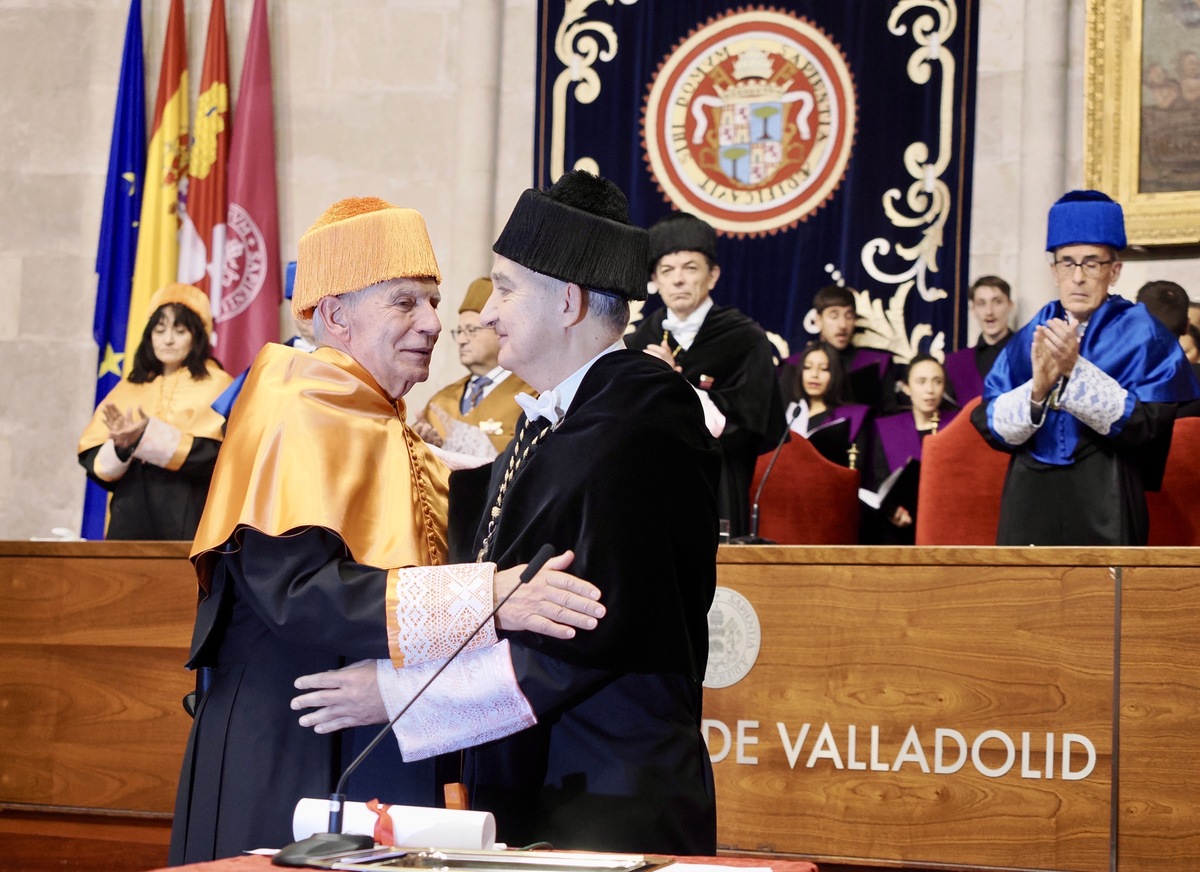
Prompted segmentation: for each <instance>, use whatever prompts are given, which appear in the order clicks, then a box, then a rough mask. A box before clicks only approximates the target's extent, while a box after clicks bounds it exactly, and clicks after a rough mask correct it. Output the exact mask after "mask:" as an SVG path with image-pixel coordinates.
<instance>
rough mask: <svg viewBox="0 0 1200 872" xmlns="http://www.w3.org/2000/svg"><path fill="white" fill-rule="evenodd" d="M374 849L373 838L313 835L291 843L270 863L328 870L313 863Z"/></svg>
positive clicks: (347, 834) (350, 835) (330, 834)
mask: <svg viewBox="0 0 1200 872" xmlns="http://www.w3.org/2000/svg"><path fill="white" fill-rule="evenodd" d="M374 847H375V839H374V837H373V836H362V835H355V834H353V833H313V834H312V835H311V836H309V837H308V838H307V839H301V840H300V841H298V842H292V843H291V844H290V845H287V846H285V847H284V848H282V849H281V850H280V851H279V853H278V854H276V855H275V856H274V857H272V858H271V863H272V864H273V865H275V866H300V867H304V866H319V867H320V868H322V869H328V868H329V866H328V865H327V864H317V863H314V862H313V861H315V860H321V859H324V858H328V857H332V856H333V855H334V854H346V853H349V852H350V851H366V850H369V849H371V848H374Z"/></svg>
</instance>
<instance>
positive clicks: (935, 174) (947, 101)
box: [855, 0, 958, 362]
mask: <svg viewBox="0 0 1200 872" xmlns="http://www.w3.org/2000/svg"><path fill="white" fill-rule="evenodd" d="M916 9H924V10H926V11H925V12H924V13H923V14H919V15H917V16H916V18H915V19H914V20H913V21H912V26H911V29H910V28H909V27H908V26H907V25H905V24H904V23H903V22H902V21H901V19H902V18H904V17H905V16H906V15H907V14H908V13H910V12H912V11H913V10H916ZM957 24H958V8H957V6H956V5H955V0H899V2H898V3H896V5H895V7H894V8H893V9H892V12H891V14H890V15H889V16H888V30H890V31H891V32H892V33H893V34H895V35H896V36H903V35H904V34H905V33H908V32H911V34H912V38H913V41H914V42H916V44H917V48H916V50H915V51H913V53H912V54H911V55H910V56H909V59H908V65H907V71H908V78H909V79H910V80H911V81H912V82H914V83H916V84H918V85H926V84H929V83H930V82H931V81H932V80H933V78H934V76H933V73H934V65H938V66H939V67H940V69H941V76H940V82H939V84H940V88H941V91H940V94H939V99H938V113H939V114H938V133H937V153H936V154H935V155H934V156H933V158H932V159H931V157H930V149H929V144H928V143H925V142H913V143H910V144H909V145H908V147H907V148H906V149H905V150H904V168H905V170H907V172H908V174H909V176H910V177H911V178H912V180H913V181H912V182H911V183H910V184H909V186H908V188H907V190H906V191H905V192H901V190H900V189H899V188H898V187H897V188H891V189H889V190H888V191H886V192H885V193H884V195H883V211H884V214H885V215H887V218H888V220H889V221H890V222H891V223H892V226H893V227H895V228H897V229H898V230H915V229H918V228H919V229H920V238H919V239H918V240H917V241H916V242H915V243H913V244H904V243H902V242H899V241H895V242H893V241H890V240H888V239H885V238H883V237H881V236H880V237H876V238H874V239H871V240H869V241H868V242H867V243H866V244H865V245H864V246H863V248H862V252H861V259H862V265H863V268H864V269H865V270H866V271H867V274H868V275H870V276H871V278H873V279H875V281H877V282H880V283H882V284H885V285H894V286H896V291H895V293H894V294H893V295H892V297H891V299H890V300H889V301H888V308H887V312H886V313H885V312H884V309H883V302H882V301H881V300H872V299H871V297H870V295H869V294H868V293H867V292H866V291H861V292H857V293H858V296H857V305H856V307H855V308H856V310H857V315H858V318H859V319H860V323H861V324H862V325H863V327H864V328H865V329H864V331H863V332H862V333H861V334H860V335H859V336H857V337H856V344H858V345H863V346H866V347H869V348H878V349H882V350H886V351H890V352H891V353H892V354H893V355H895V357H896V359H897V360H899V361H901V362H907V361H908V360H911V359H912V357H913V356H914V355H915V354H916V353H917V351H918V349H919V346H920V343H921V341H922V340H924V339H929V340H930V343H929V351H930V353H931V354H933V356H934V357H936V358H938V359H939V360H941V359H943V358H944V357H945V346H946V337H945V334H944V333H943V332H941V331H938V333H937V334H936V335H935V334H934V332H933V328H932V327H931V326H930V325H929V324H917V325H916V326H915V327H913V329H912V330H911V331H909V330H908V329H907V327H906V326H905V323H904V301H905V300H906V299H907V298H908V294H909V292H910V291H911V290H912V289H913V288H914V287H915V288H916V290H917V293H918V294H920V296H921V299H922V300H925V301H926V302H934V301H936V300H943V299H945V298H946V297H947V296H948V294H947V293H946V291H945V290H944V289H943V288H940V287H936V286H933V285H931V284H930V283H929V280H930V276H931V274H933V273H937V272H938V262H937V258H938V252H939V251H940V250H941V248H942V242H943V234H944V231H945V227H946V220H947V218H949V215H950V206H951V202H952V198H951V196H950V188H949V186H948V185H947V184H946V183H945V182H944V181H943V180H942V174H943V173H945V171H946V168H947V166H948V165H949V163H950V157H951V135H952V132H953V129H954V80H955V73H956V65H955V59H954V56H953V55H952V54H951V53H950V52H948V51H945V50H944V48H943V46H944V45H945V43H946V41H947V40H948V39H949V38H950V36H951V34H953V33H954V29H955V27H957ZM901 200H903V203H901ZM893 251H894V253H895V254H896V255H898V256H899V257H901V258H902V259H903V260H905V261H907V262H908V263H909V264H910V266H909V267H908V268H907V269H904V270H902V271H900V272H897V273H890V272H888V271H887V270H885V269H884V268H882V267H881V266H879V264H878V263H877V259H878V258H880V257H885V256H887V255H888V254H891V253H893Z"/></svg>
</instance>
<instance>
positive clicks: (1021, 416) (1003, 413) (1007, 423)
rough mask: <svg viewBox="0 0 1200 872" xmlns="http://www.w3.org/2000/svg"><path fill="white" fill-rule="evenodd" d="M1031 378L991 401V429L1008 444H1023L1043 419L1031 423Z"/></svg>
mask: <svg viewBox="0 0 1200 872" xmlns="http://www.w3.org/2000/svg"><path fill="white" fill-rule="evenodd" d="M1032 403H1033V379H1030V380H1029V381H1027V382H1025V384H1023V385H1018V386H1017V387H1015V388H1013V389H1012V390H1011V391H1007V392H1005V393H1003V394H1001V395H1000V396H998V397H996V399H995V400H994V401H993V402H992V430H994V431H995V432H996V435H997V436H999V437H1000V438H1001V439H1003V440H1004V441H1005V442H1007V443H1008V444H1009V445H1024V444H1025V442H1027V441H1028V440H1029V437H1030V436H1032V435H1033V434H1034V433H1036V432H1037V430H1038V428H1039V427H1040V426H1041V425H1042V421H1044V420H1045V416H1043V417H1042V421H1038V422H1037V423H1036V424H1035V423H1033V410H1032V409H1031V408H1030V406H1031V404H1032Z"/></svg>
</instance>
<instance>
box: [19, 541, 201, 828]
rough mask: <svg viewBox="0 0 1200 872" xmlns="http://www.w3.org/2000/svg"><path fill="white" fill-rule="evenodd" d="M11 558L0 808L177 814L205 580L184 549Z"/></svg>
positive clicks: (113, 549) (61, 549)
mask: <svg viewBox="0 0 1200 872" xmlns="http://www.w3.org/2000/svg"><path fill="white" fill-rule="evenodd" d="M20 544H22V543H6V545H7V547H6V548H4V549H0V711H3V712H4V713H5V714H4V717H3V718H0V748H2V749H3V751H2V752H0V802H13V803H25V804H38V805H45V806H51V807H53V806H60V807H71V808H94V809H98V810H130V811H135V812H158V813H166V814H169V813H170V811H171V808H172V806H173V804H174V796H175V784H176V782H177V780H178V777H179V766H180V761H181V760H182V756H183V748H184V743H185V741H186V738H187V732H188V730H189V729H190V726H191V720H190V718H188V716H187V714H186V713H185V712H184V710H183V707H182V705H181V699H182V697H183V695H184V694H185V693H187V692H188V690H190V689H191V688H192V686H193V685H194V679H193V678H192V675H191V673H189V672H187V671H186V670H185V669H184V668H183V663H184V661H185V660H186V659H187V648H188V644H189V642H190V639H191V628H192V623H193V621H194V618H195V603H196V588H195V577H194V575H193V574H192V571H191V567H190V564H189V563H188V562H187V560H186V557H185V555H186V546H181V545H180V544H179V543H97V544H92V543H89V544H87V545H74V544H70V545H59V544H56V545H54V546H53V547H51V546H50V545H49V544H48V543H39V544H38V547H36V548H32V549H29V550H30V551H31V552H32V553H25V551H24V549H19V548H18V547H17V546H18V545H20Z"/></svg>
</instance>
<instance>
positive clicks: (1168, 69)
mask: <svg viewBox="0 0 1200 872" xmlns="http://www.w3.org/2000/svg"><path fill="white" fill-rule="evenodd" d="M1085 119H1086V121H1085V124H1086V134H1085V140H1084V178H1085V182H1086V184H1087V185H1088V186H1089V187H1092V188H1098V189H1099V190H1102V191H1104V192H1106V193H1108V194H1110V195H1111V196H1112V197H1114V198H1115V199H1117V200H1118V201H1120V203H1121V205H1122V206H1123V207H1124V209H1125V223H1126V232H1127V234H1128V236H1129V242H1130V244H1132V245H1178V244H1185V243H1196V242H1200V4H1197V3H1196V2H1193V0H1088V14H1087V69H1086V73H1085Z"/></svg>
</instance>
